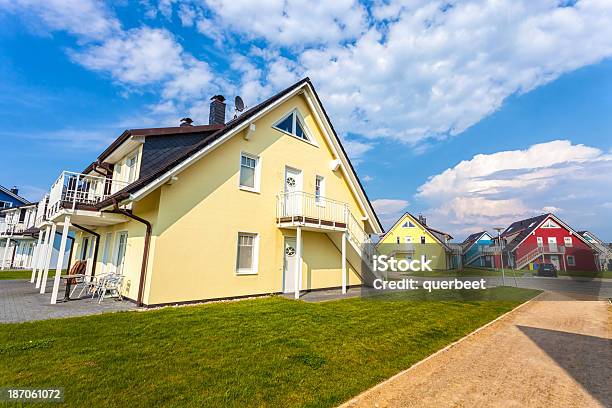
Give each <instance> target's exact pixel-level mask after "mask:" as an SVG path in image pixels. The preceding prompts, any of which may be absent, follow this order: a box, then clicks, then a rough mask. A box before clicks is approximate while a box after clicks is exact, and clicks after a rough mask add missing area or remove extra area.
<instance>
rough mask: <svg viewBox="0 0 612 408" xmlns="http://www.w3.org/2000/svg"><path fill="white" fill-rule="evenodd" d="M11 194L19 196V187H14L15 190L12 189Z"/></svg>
mask: <svg viewBox="0 0 612 408" xmlns="http://www.w3.org/2000/svg"><path fill="white" fill-rule="evenodd" d="M11 193H13V194H15V195H17V194H19V189H18V188H17V186H13V188H11Z"/></svg>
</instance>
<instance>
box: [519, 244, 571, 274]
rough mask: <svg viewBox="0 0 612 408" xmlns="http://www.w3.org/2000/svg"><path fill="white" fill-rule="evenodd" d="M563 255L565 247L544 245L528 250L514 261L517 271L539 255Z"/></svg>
mask: <svg viewBox="0 0 612 408" xmlns="http://www.w3.org/2000/svg"><path fill="white" fill-rule="evenodd" d="M562 254H565V246H563V245H557V244H544V245H538V246H535V247H531V248H529V250H528V251H527V252H525V253H524V254H523V255H522V256H520V257H519V258H518V259H517V260H516V267H517V269H521V268H523V267H524V266H525V265H527V264H528V263H529V262H531V261H533V260H534V259H536V258H537V257H539V256H541V255H562Z"/></svg>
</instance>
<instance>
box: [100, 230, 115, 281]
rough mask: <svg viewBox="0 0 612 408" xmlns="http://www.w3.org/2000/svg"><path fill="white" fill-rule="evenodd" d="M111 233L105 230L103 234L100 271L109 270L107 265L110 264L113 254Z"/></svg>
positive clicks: (105, 271)
mask: <svg viewBox="0 0 612 408" xmlns="http://www.w3.org/2000/svg"><path fill="white" fill-rule="evenodd" d="M112 244H113V233H112V232H107V233H106V235H105V236H104V249H103V251H102V273H107V272H108V271H109V265H112V256H113V247H112Z"/></svg>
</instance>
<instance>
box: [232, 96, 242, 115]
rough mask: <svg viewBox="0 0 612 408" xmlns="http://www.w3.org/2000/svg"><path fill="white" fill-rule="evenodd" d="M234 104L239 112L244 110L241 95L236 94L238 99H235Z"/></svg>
mask: <svg viewBox="0 0 612 408" xmlns="http://www.w3.org/2000/svg"><path fill="white" fill-rule="evenodd" d="M234 106H235V107H236V110H237V111H238V112H242V111H243V110H244V101H243V100H242V98H241V97H240V96H236V99H234Z"/></svg>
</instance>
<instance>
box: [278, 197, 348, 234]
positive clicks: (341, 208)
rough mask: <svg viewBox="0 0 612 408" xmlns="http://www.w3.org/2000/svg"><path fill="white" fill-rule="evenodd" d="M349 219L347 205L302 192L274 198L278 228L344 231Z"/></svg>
mask: <svg viewBox="0 0 612 408" xmlns="http://www.w3.org/2000/svg"><path fill="white" fill-rule="evenodd" d="M350 218H351V213H350V210H349V207H348V204H347V203H345V202H342V201H336V200H331V199H329V198H325V197H319V196H315V195H314V194H310V193H305V192H303V191H293V192H288V193H280V194H278V195H277V196H276V222H277V224H278V226H279V227H293V226H298V225H299V226H306V227H313V228H319V229H334V230H346V229H347V227H348V225H349V221H350Z"/></svg>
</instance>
